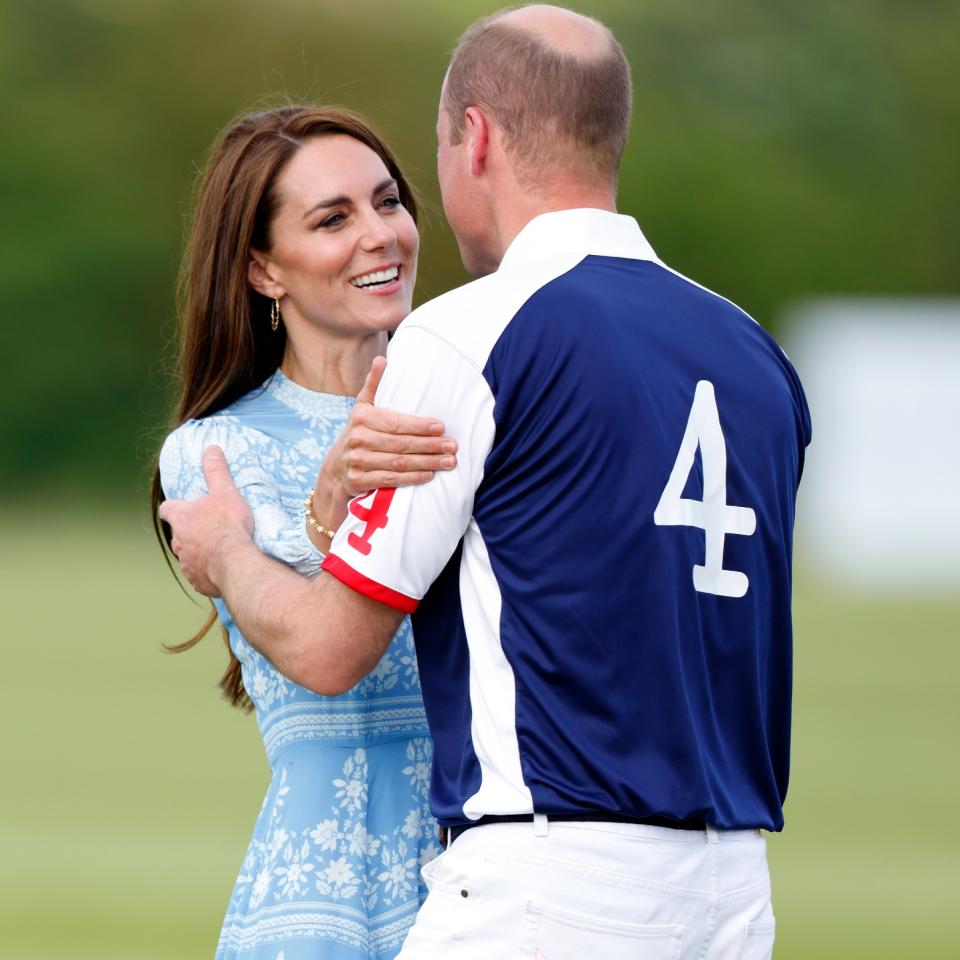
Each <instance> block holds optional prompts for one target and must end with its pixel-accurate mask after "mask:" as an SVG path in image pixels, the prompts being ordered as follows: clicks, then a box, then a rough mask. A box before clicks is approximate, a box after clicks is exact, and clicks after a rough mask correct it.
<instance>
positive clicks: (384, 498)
mask: <svg viewBox="0 0 960 960" xmlns="http://www.w3.org/2000/svg"><path fill="white" fill-rule="evenodd" d="M396 492H397V491H396V490H395V489H394V488H393V487H384V488H383V489H382V490H373V491H371V492H370V493H367V494H364V496H362V497H357V498H356V499H355V500H351V501H350V507H349V509H350V512H351V513H352V514H353V515H354V516H355V517H356V518H357V519H358V520H363V521H364V524H365V525H364V528H363V531H362V532H361V533H360V534H359V535H358V534H356V533H351V534H350V536H348V537H347V543H348V544H349V545H350V546H351V547H353V549H354V550H359V551H360V553H362V554H363V555H364V556H368V555H369V553H370V538H371V537H372V536H373V535H374V534H375V533H376V532H377V531H378V530H380V529H381V528H383V527H385V526H386V525H387V511H388V510H389V509H390V504H391V503H392V502H393V495H394V494H395V493H396ZM369 497H373V502H372V503H371V504H370V506H369V507H365V506H363V501H364V500H366V499H368V498H369Z"/></svg>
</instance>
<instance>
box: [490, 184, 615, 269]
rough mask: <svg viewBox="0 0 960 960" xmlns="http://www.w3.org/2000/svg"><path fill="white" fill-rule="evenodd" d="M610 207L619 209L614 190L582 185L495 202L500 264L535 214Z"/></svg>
mask: <svg viewBox="0 0 960 960" xmlns="http://www.w3.org/2000/svg"><path fill="white" fill-rule="evenodd" d="M585 208H589V209H593V210H607V211H609V212H610V213H616V212H617V198H616V194H615V193H614V192H613V190H603V189H584V188H583V187H582V186H580V185H575V184H571V185H567V186H564V187H556V188H551V189H550V190H549V191H543V190H539V191H537V192H536V193H525V194H522V195H519V196H517V195H515V196H514V197H513V198H511V200H510V201H507V200H503V201H499V200H498V201H496V202H494V204H493V209H492V213H493V225H494V231H495V238H496V240H495V242H496V251H497V263H499V262H500V260H502V259H503V255H504V254H505V253H506V252H507V248H508V247H509V246H510V244H511V243H513V241H514V240H515V239H516V237H517V234H518V233H520V231H521V230H522V229H523V228H524V227H525V226H526V225H527V224H528V223H529V222H530V221H531V220H533V219H534V218H535V217H539V216H540V215H541V214H544V213H555V212H557V211H559V210H580V209H585Z"/></svg>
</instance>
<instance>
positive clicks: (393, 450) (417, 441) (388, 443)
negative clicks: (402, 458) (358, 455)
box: [346, 426, 457, 469]
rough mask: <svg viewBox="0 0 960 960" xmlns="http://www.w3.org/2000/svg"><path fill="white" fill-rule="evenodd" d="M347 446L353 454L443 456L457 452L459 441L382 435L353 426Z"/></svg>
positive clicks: (403, 435) (447, 438)
mask: <svg viewBox="0 0 960 960" xmlns="http://www.w3.org/2000/svg"><path fill="white" fill-rule="evenodd" d="M346 446H347V449H348V450H349V451H351V453H352V452H354V451H371V452H376V453H390V454H398V453H401V454H415V455H420V456H443V455H449V454H455V453H456V452H457V441H456V440H454V439H453V438H452V437H442V436H441V437H434V436H418V435H414V434H407V433H402V434H393V433H382V432H380V431H377V430H372V429H370V428H369V427H364V426H352V427H351V428H350V430H349V434H348V436H347V444H346ZM431 469H432V468H431Z"/></svg>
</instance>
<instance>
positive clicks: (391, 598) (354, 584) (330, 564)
mask: <svg viewBox="0 0 960 960" xmlns="http://www.w3.org/2000/svg"><path fill="white" fill-rule="evenodd" d="M321 569H322V570H325V571H326V572H327V573H329V574H330V575H331V576H334V577H336V578H337V579H338V580H339V581H340V582H341V583H342V584H343V585H344V586H347V587H349V588H350V589H351V590H356V591H357V593H362V594H363V595H364V596H365V597H369V598H370V599H371V600H376V601H377V603H382V604H385V605H386V606H388V607H393V609H394V610H399V611H400V612H401V613H413V611H414V610H416V609H417V607H418V605H419V604H420V601H419V600H414V599H413V597H408V596H407V595H406V594H405V593H398V592H397V591H396V590H391V589H390V588H389V587H385V586H384V585H383V584H382V583H377V581H376V580H371V579H370V578H369V577H365V576H364V575H363V574H362V573H357V571H356V570H354V569H353V567H351V566H350V564H348V563H346V562H345V561H344V560H341V559H340V557H338V556H335V555H334V554H332V553H328V554H327V558H326V560H324V561H323V564H322V566H321Z"/></svg>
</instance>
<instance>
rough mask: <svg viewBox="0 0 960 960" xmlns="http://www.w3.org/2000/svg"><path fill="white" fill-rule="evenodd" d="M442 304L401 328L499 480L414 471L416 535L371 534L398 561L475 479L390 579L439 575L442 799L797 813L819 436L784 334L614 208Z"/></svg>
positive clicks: (687, 812)
mask: <svg viewBox="0 0 960 960" xmlns="http://www.w3.org/2000/svg"><path fill="white" fill-rule="evenodd" d="M594 251H599V252H594ZM465 294H469V295H470V297H471V307H470V310H469V313H464V312H463V311H461V310H458V305H460V304H463V303H464V299H465V298H464V295H465ZM435 303H436V306H434V307H432V309H428V310H426V311H417V312H416V313H415V314H414V315H413V316H412V317H411V319H410V321H409V324H408V325H405V327H403V328H401V332H400V333H399V334H398V336H397V339H396V341H395V344H394V347H395V348H396V349H398V350H399V351H400V352H401V359H403V360H409V359H410V357H412V356H417V357H419V358H421V359H422V362H423V363H424V364H425V366H424V370H423V376H424V377H425V378H426V380H427V383H426V385H421V384H418V385H417V387H416V391H417V392H418V394H419V395H421V396H422V395H423V394H424V392H425V393H426V396H427V397H429V396H435V397H437V398H438V401H437V402H439V398H440V397H445V398H447V399H446V401H445V402H446V404H447V407H449V405H450V403H451V401H452V402H453V403H455V404H456V405H457V408H458V409H457V419H458V420H460V421H462V423H463V425H464V426H463V427H462V428H461V429H460V430H459V431H458V434H459V439H460V440H461V449H462V452H463V455H464V470H463V476H461V478H460V480H461V481H463V482H466V483H468V485H469V484H471V483H472V485H473V489H472V490H470V491H469V494H467V493H464V491H463V490H460V491H459V492H458V493H456V494H453V495H452V496H450V495H449V491H450V489H451V485H455V484H456V480H453V479H450V480H446V479H444V480H443V481H441V482H440V483H435V484H431V485H429V486H428V487H425V488H421V489H418V490H416V491H398V493H397V497H396V499H395V500H394V501H393V505H392V506H390V508H389V515H388V516H389V520H388V523H389V522H392V523H393V524H394V530H393V531H392V533H393V535H392V536H391V531H388V530H387V529H386V525H385V526H384V529H383V532H382V533H379V534H377V536H379V537H380V538H382V539H381V540H380V541H379V542H378V540H377V539H375V538H374V536H373V535H371V536H370V537H368V538H367V541H366V546H369V547H372V549H373V554H372V559H373V560H374V565H375V563H376V560H375V558H376V554H377V552H378V551H381V550H382V551H384V552H386V553H393V552H394V551H393V550H392V549H391V547H392V546H394V545H398V544H400V543H401V542H402V541H404V540H410V539H411V538H413V539H416V538H418V537H423V538H425V539H427V540H429V539H430V535H429V534H426V535H425V534H423V533H422V532H420V531H421V528H422V527H423V526H424V525H425V524H426V525H429V524H430V523H431V522H437V521H436V520H435V519H434V518H436V517H447V518H448V519H447V520H444V521H442V522H441V523H440V525H444V526H446V525H449V524H450V521H449V517H450V513H449V510H448V508H449V501H450V500H454V499H456V498H457V497H459V499H460V501H465V500H466V498H467V496H468V495H469V497H470V498H471V501H472V502H470V503H466V504H465V508H466V509H465V510H464V511H463V512H462V513H461V515H460V516H461V519H460V524H461V525H460V530H459V532H458V533H457V534H456V539H454V540H453V541H452V542H451V541H450V540H448V539H442V540H438V541H437V545H436V546H437V557H438V559H437V561H436V569H435V570H434V571H433V575H432V576H431V577H430V580H427V581H425V582H421V583H419V584H418V583H417V582H416V581H417V578H418V575H419V576H422V575H423V573H422V572H421V571H417V572H416V573H411V577H410V580H409V582H405V583H403V582H401V583H398V582H397V581H396V580H394V581H393V582H392V583H391V582H390V581H389V580H387V581H386V582H387V583H388V584H389V585H390V586H391V587H392V588H393V589H399V590H400V593H402V594H405V595H407V596H410V597H414V598H415V597H417V596H418V595H422V591H423V590H424V589H426V587H427V586H428V585H429V584H430V583H432V586H430V589H429V592H427V594H426V596H425V597H424V600H423V603H422V604H421V605H420V607H419V609H418V611H417V613H416V615H415V620H414V630H415V635H416V638H417V645H418V654H419V658H420V661H421V671H422V674H423V683H424V692H425V698H426V700H427V708H428V712H429V713H430V720H431V728H432V730H433V733H434V737H435V739H436V743H437V768H436V770H435V775H434V793H433V798H434V810H435V813H437V814H438V816H439V817H440V818H441V820H442V821H445V822H447V823H450V824H456V823H461V822H468V821H471V820H475V819H476V818H478V817H481V816H485V817H490V816H494V817H495V816H511V815H516V814H522V813H532V812H534V811H537V812H548V813H552V814H561V815H573V814H581V815H596V816H599V817H603V816H607V817H616V818H619V819H647V818H650V817H656V818H665V819H666V820H670V821H688V820H701V821H705V822H707V823H710V824H712V825H714V826H716V827H719V828H739V827H751V828H755V827H766V828H768V829H779V827H780V826H781V825H782V813H781V803H782V798H783V794H784V792H785V790H786V780H787V752H788V745H789V718H790V682H791V677H790V661H791V630H790V553H791V540H792V526H793V508H794V496H795V492H796V485H797V482H798V480H799V474H800V470H801V467H802V456H803V447H804V444H805V442H806V441H807V439H808V435H809V422H808V419H807V413H806V406H805V402H804V400H803V396H802V391H801V389H800V386H799V383H798V381H797V380H796V377H795V374H794V373H793V370H792V368H791V366H790V364H789V362H788V361H787V359H786V358H785V357H784V355H783V353H782V351H780V349H779V347H777V345H776V344H775V343H774V342H773V341H772V340H771V338H770V337H769V336H768V335H767V334H766V333H764V331H763V330H762V329H761V328H760V327H758V326H757V325H756V324H755V323H754V322H753V321H752V320H751V319H750V318H749V317H747V316H746V315H745V314H743V313H742V312H741V311H740V310H738V309H737V308H736V307H734V306H733V305H732V304H730V303H729V302H727V301H725V300H723V299H722V298H720V297H718V296H716V295H714V294H712V293H709V292H708V291H705V290H703V289H702V288H700V287H698V286H697V285H696V284H693V283H691V282H690V281H688V280H686V279H684V278H682V277H680V276H678V275H676V274H675V273H673V272H672V271H670V270H669V269H667V268H666V267H664V266H663V265H662V264H660V263H659V261H657V260H656V258H655V257H654V255H653V252H652V251H651V250H650V248H649V247H648V246H647V245H646V243H645V241H643V238H642V235H640V233H639V230H637V229H636V225H635V224H634V223H633V222H632V221H629V220H628V219H627V218H622V217H617V216H615V215H611V214H606V213H602V212H599V211H585V210H580V211H566V212H563V213H559V214H549V215H546V216H544V217H541V218H538V220H537V221H534V222H533V223H532V224H531V225H529V226H528V227H527V228H526V230H525V231H524V232H523V233H522V234H521V236H520V238H518V242H517V243H516V244H515V245H514V246H513V247H511V250H510V251H508V254H507V256H506V257H505V259H504V265H503V266H502V267H501V270H500V271H499V272H498V273H497V274H496V275H494V276H492V277H488V278H486V279H485V280H483V281H480V282H479V283H476V284H471V285H469V286H468V287H466V288H463V290H461V291H459V292H458V294H457V295H455V296H453V297H448V298H441V299H440V301H436V302H435ZM418 314H419V316H418ZM405 332H406V333H407V334H408V336H406V337H405ZM417 336H418V337H419V338H420V339H419V341H418V342H417V345H416V347H412V346H411V344H412V343H413V342H414V340H413V338H414V337H417ZM430 338H435V339H436V340H437V344H436V345H435V346H434V345H433V342H432V341H431V340H430ZM428 341H430V342H428ZM405 344H406V347H405V346H404V345H405ZM394 347H392V348H391V352H393V350H394ZM434 349H436V350H438V351H439V352H440V355H442V356H443V357H444V360H443V361H442V362H440V361H439V356H438V354H436V353H435V354H434V355H433V356H432V357H431V356H429V353H430V351H431V350H434ZM404 351H405V352H404ZM408 355H409V356H408ZM401 365H402V366H405V371H404V378H405V380H406V381H407V387H406V392H409V390H410V383H411V382H413V381H415V380H416V375H415V373H414V372H413V371H411V370H410V368H409V363H406V364H401ZM427 366H429V370H428V369H426V367H427ZM388 372H389V371H388ZM468 381H469V382H468ZM385 382H386V381H385ZM389 390H390V388H389V387H388V393H387V394H386V395H385V396H384V397H383V399H382V400H381V402H383V403H385V404H387V405H390V404H393V403H397V404H398V405H399V406H401V407H403V405H404V402H405V397H404V389H403V388H401V387H400V385H398V384H395V385H394V390H393V392H389ZM406 402H407V403H409V401H406ZM427 404H429V400H427ZM418 409H419V411H420V412H428V408H427V406H425V405H423V403H421V404H420V405H419V406H418ZM434 412H439V410H437V411H434ZM444 415H445V416H446V410H445V411H444ZM447 421H448V426H449V425H450V418H449V417H447ZM471 464H472V466H471ZM704 481H705V482H706V490H707V493H706V497H705V495H704ZM444 484H446V493H445V492H444V486H443V485H444ZM431 488H433V489H431ZM467 510H468V511H469V512H467ZM394 518H396V519H394ZM704 528H705V529H704ZM364 533H365V531H361V537H360V539H363V534H364ZM461 535H462V540H460V542H459V544H457V540H458V539H460V537H461ZM454 544H457V545H456V549H455V550H453V555H452V557H450V552H451V551H450V548H451V546H453V545H454ZM334 552H335V553H338V554H339V555H340V556H341V557H342V558H343V559H344V560H346V561H347V562H348V563H356V562H357V561H360V560H361V559H362V560H366V559H367V558H366V557H365V558H360V557H359V556H356V557H352V558H351V551H350V550H349V549H347V550H339V549H335V551H334ZM427 552H430V551H429V550H428V551H427ZM448 557H450V559H449V562H447V558H448ZM387 566H388V567H391V568H392V569H393V570H395V569H396V566H397V564H396V562H392V563H388V564H387ZM699 568H702V569H699ZM360 569H362V570H364V569H365V568H363V567H360ZM426 569H427V570H429V569H430V568H429V566H428V567H427V568H426ZM441 570H442V572H439V575H437V572H438V571H441ZM370 571H371V572H365V575H367V576H371V577H372V579H373V580H376V581H377V582H384V581H383V579H382V578H379V579H378V577H377V576H375V575H374V573H375V572H376V571H375V566H374V568H370ZM434 578H435V579H434ZM456 703H462V704H463V707H462V708H459V709H454V710H451V709H450V705H451V704H456Z"/></svg>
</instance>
